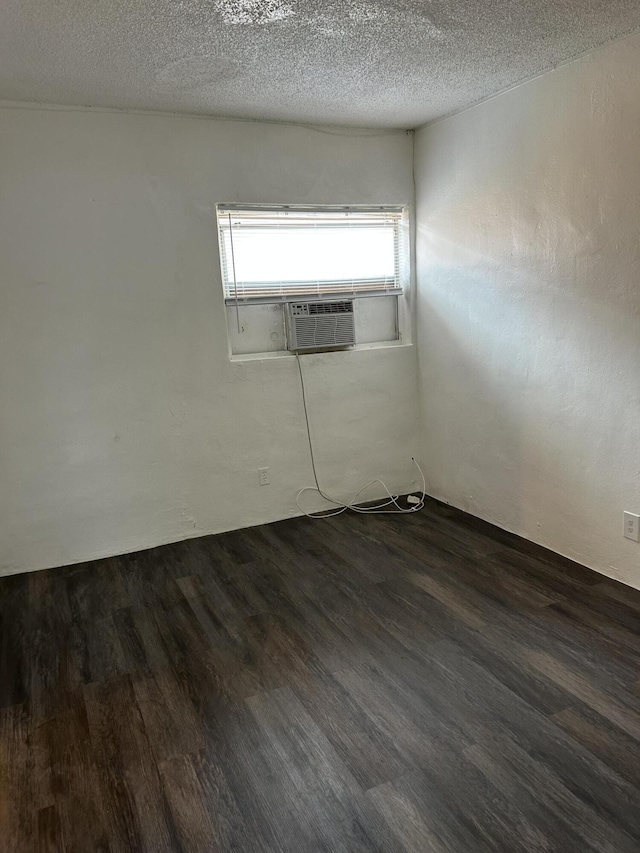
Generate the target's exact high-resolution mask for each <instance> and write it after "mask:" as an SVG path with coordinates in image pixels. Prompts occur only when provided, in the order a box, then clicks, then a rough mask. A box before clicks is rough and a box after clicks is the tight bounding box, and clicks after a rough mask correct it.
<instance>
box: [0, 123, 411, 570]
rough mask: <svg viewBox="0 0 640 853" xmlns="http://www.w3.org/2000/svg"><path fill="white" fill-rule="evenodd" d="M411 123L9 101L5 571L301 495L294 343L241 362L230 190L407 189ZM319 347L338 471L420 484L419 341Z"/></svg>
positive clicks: (318, 199) (221, 526)
mask: <svg viewBox="0 0 640 853" xmlns="http://www.w3.org/2000/svg"><path fill="white" fill-rule="evenodd" d="M411 144H412V143H411V139H410V138H409V137H407V136H406V135H404V134H395V135H380V134H378V135H375V136H366V135H362V134H356V135H347V136H344V135H339V133H337V132H335V131H329V132H319V131H315V130H310V129H304V128H296V127H286V126H278V125H268V124H257V123H244V122H229V121H214V120H200V119H190V118H185V117H180V118H178V117H175V118H174V117H170V116H161V115H133V114H124V113H109V112H93V111H73V110H68V111H65V110H60V111H58V110H39V109H13V108H11V109H2V110H0V164H1V167H0V169H1V171H0V401H1V408H0V484H1V487H0V574H3V573H10V572H16V571H25V570H32V569H38V568H43V567H47V566H54V565H61V564H66V563H70V562H76V561H83V560H87V559H91V558H94V557H98V556H102V555H108V554H114V553H119V552H127V551H133V550H136V549H142V548H145V547H149V546H153V545H157V544H160V543H163V542H168V541H174V540H179V539H182V538H185V537H189V536H197V535H202V534H204V533H209V532H218V531H223V530H227V529H230V528H236V527H243V526H247V525H252V524H257V523H262V522H268V521H272V520H275V519H280V518H283V517H287V516H291V515H294V514H297V510H296V506H295V494H296V492H297V490H298V489H299V488H301V487H302V486H305V485H309V484H311V483H312V479H311V468H310V464H309V456H308V449H307V443H306V434H305V430H304V421H303V410H302V404H301V397H300V387H299V381H298V374H297V369H296V363H295V359H293V358H292V357H291V356H284V357H278V358H273V359H267V360H254V361H245V362H230V360H229V357H228V343H227V332H226V326H225V311H224V307H223V302H222V292H221V283H220V272H219V263H218V250H217V236H216V230H215V228H216V226H215V204H216V203H217V202H274V203H286V202H290V203H305V202H306V203H318V204H322V203H353V204H367V203H372V204H378V203H392V204H407V203H411V202H412V200H413V199H412V195H413V183H412V169H411ZM305 369H306V373H307V382H308V388H309V397H310V409H311V415H312V422H313V431H314V437H315V442H316V445H317V454H318V462H319V468H320V472H321V478H322V481H323V484H324V486H325V488H326V489H329V490H334V491H335V492H338V493H339V494H341V495H343V496H346V495H348V494H349V493H350V491H352V490H355V488H356V487H358V486H360V485H361V484H362V483H363V482H366V481H368V480H369V479H372V478H373V477H377V476H381V477H383V478H385V479H387V480H388V482H389V485H390V486H391V487H392V488H395V489H399V490H402V489H408V488H410V487H411V484H412V480H413V478H414V472H413V470H412V465H411V461H410V457H411V455H412V454H414V453H415V452H416V435H417V432H416V424H417V406H416V402H415V388H416V371H415V350H414V348H412V347H407V346H404V347H401V346H396V347H391V348H386V349H370V350H363V351H354V352H349V353H336V354H328V355H315V356H310V357H306V358H305ZM261 466H269V467H270V468H271V479H272V485H271V486H268V487H258V485H257V482H258V474H257V469H258V468H259V467H261ZM318 505H319V504H316V507H317V506H318Z"/></svg>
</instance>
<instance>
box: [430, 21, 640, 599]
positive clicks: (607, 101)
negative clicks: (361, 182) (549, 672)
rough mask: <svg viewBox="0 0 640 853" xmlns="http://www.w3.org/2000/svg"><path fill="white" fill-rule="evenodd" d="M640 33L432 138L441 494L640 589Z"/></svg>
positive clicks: (434, 409)
mask: <svg viewBox="0 0 640 853" xmlns="http://www.w3.org/2000/svg"><path fill="white" fill-rule="evenodd" d="M639 92H640V36H634V37H631V38H628V39H626V40H624V41H620V42H617V43H614V44H611V45H609V46H607V47H606V48H604V49H602V50H599V51H597V52H594V53H593V54H591V55H589V56H587V57H584V58H582V59H580V60H579V61H577V62H574V63H572V64H571V65H568V66H565V67H563V68H560V69H559V70H557V71H555V72H553V73H551V74H547V75H545V76H544V77H541V78H539V79H536V80H534V81H532V82H530V83H527V84H526V85H524V86H521V87H520V88H518V89H516V90H514V91H511V92H509V93H507V94H504V95H502V96H500V97H498V98H495V99H494V100H491V101H489V102H486V103H484V104H482V105H480V106H479V107H477V108H474V109H471V110H469V111H467V112H465V113H462V114H460V115H458V116H455V117H452V118H450V119H447V120H444V121H441V122H439V123H437V124H434V125H431V126H428V127H426V128H424V129H423V130H421V131H420V132H419V134H418V135H417V140H416V167H417V182H418V242H417V251H418V290H419V293H418V303H419V304H418V342H419V349H420V390H421V399H422V403H421V409H422V426H423V437H422V452H421V456H422V458H423V459H424V460H425V462H426V464H427V467H428V479H429V487H430V491H431V493H432V494H434V495H435V496H437V497H439V498H442V499H444V500H446V501H449V502H450V503H452V504H455V505H456V506H458V507H461V508H462V509H465V510H467V511H469V512H471V513H473V514H474V515H477V516H480V517H482V518H485V519H488V520H489V521H492V522H494V523H495V524H498V525H500V526H501V527H503V528H506V529H508V530H511V531H515V532H516V533H519V534H520V535H522V536H525V537H527V538H529V539H532V540H534V541H535V542H539V543H541V544H543V545H546V546H547V547H549V548H551V549H553V550H555V551H557V552H559V553H562V554H565V555H567V556H569V557H572V558H574V559H575V560H577V561H579V562H581V563H584V564H586V565H588V566H590V567H592V568H594V569H597V570H599V571H601V572H603V573H604V574H606V575H609V576H611V577H615V578H618V579H620V580H622V581H625V582H627V583H629V584H632V585H634V586H637V587H640V544H637V543H633V542H630V541H628V540H626V539H624V538H623V537H622V512H623V510H625V509H626V510H630V511H632V512H636V513H640V97H639V94H638V93H639Z"/></svg>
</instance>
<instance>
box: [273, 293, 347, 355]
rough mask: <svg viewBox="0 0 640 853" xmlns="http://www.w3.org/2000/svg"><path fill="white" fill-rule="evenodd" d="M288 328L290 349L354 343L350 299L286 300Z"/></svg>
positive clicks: (341, 345) (296, 349)
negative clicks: (335, 300) (338, 300)
mask: <svg viewBox="0 0 640 853" xmlns="http://www.w3.org/2000/svg"><path fill="white" fill-rule="evenodd" d="M331 308H333V310H331ZM287 329H288V342H289V349H290V350H293V351H300V350H318V349H340V348H341V347H346V346H352V345H353V344H355V324H354V317H353V302H351V301H350V300H344V301H340V302H304V303H300V302H295V303H289V304H288V305H287Z"/></svg>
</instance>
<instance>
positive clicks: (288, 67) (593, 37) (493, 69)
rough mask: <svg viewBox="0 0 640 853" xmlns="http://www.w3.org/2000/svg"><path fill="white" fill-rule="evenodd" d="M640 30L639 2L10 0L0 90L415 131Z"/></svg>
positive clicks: (76, 101) (38, 98) (2, 13)
mask: <svg viewBox="0 0 640 853" xmlns="http://www.w3.org/2000/svg"><path fill="white" fill-rule="evenodd" d="M637 27H640V4H639V3H638V0H562V2H558V0H527V2H515V0H431V2H429V0H324V1H323V0H136V2H134V3H132V2H131V0H102V2H100V3H87V2H86V0H57V2H55V3H52V2H50V0H5V2H4V3H3V4H2V6H1V8H0V98H1V99H4V100H16V101H34V102H41V103H59V104H70V105H82V106H97V107H121V108H132V109H150V110H168V111H176V112H189V113H202V114H209V115H225V116H236V117H245V118H258V119H275V120H284V121H298V122H316V123H328V124H331V123H336V124H346V125H366V126H371V127H415V126H418V125H421V124H424V123H425V122H427V121H430V120H432V119H434V118H437V117H439V116H442V115H445V114H447V113H450V112H453V111H455V110H459V109H462V108H464V107H466V106H470V105H472V104H474V103H476V102H477V101H479V100H482V99H483V98H486V97H487V96H489V95H492V94H494V93H496V92H498V91H501V90H503V89H505V88H507V87H509V86H512V85H514V84H516V83H518V82H520V81H522V80H524V79H526V78H528V77H531V76H533V75H535V74H538V73H541V72H543V71H546V70H548V69H550V68H553V67H554V66H556V65H558V64H560V63H561V62H564V61H566V60H568V59H571V58H573V57H575V56H577V55H578V54H580V53H582V52H584V51H586V50H589V49H591V48H593V47H596V46H598V45H600V44H603V43H604V42H606V41H609V40H610V39H613V38H616V37H618V36H621V35H624V34H626V33H628V32H630V31H632V30H633V29H635V28H637Z"/></svg>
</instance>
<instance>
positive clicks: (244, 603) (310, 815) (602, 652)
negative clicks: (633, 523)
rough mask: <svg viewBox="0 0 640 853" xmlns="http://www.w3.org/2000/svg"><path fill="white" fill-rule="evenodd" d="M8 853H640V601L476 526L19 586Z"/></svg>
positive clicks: (197, 545) (381, 524) (443, 518)
mask: <svg viewBox="0 0 640 853" xmlns="http://www.w3.org/2000/svg"><path fill="white" fill-rule="evenodd" d="M0 617H1V620H2V621H1V629H0V638H1V643H2V645H1V647H0V850H2V851H3V853H5V851H12V853H30V851H55V853H70V851H78V853H90V851H94V850H100V851H110V853H115V851H152V853H160V852H161V851H184V853H192V851H207V853H209V851H240V853H253V851H291V853H306V851H313V852H314V853H315V851H343V853H364V851H384V853H395V851H415V853H431V851H434V853H441V851H448V853H450V852H451V851H455V853H483V851H504V853H522V851H558V853H573V851H577V852H578V853H589V851H598V853H600V851H607V853H638V850H640V793H639V784H640V743H639V740H638V739H639V738H640V713H639V700H640V682H639V678H640V671H639V667H638V662H639V659H640V648H639V643H638V626H639V622H640V593H639V592H636V591H634V590H632V589H629V588H627V587H624V586H622V585H620V584H617V583H615V582H613V581H609V580H607V579H606V578H604V577H602V576H601V575H598V574H595V573H593V572H591V571H589V570H587V569H585V568H582V567H580V566H577V565H576V564H574V563H572V562H571V561H569V560H566V559H563V558H561V557H557V556H554V555H553V554H551V553H549V552H547V551H544V550H543V549H541V548H538V547H536V546H533V545H531V544H530V543H527V542H525V541H524V540H521V539H518V538H516V537H514V536H511V535H509V534H506V533H504V532H501V531H499V530H497V529H496V528H493V527H491V526H490V525H487V524H484V523H482V522H479V521H477V520H474V519H472V518H470V517H469V516H465V515H464V514H463V513H460V512H458V511H456V510H452V509H450V508H448V507H445V506H443V505H440V504H438V503H436V502H434V501H431V502H429V504H428V506H427V508H426V509H425V511H424V512H422V513H420V514H418V515H414V516H405V517H397V516H396V517H390V516H375V517H374V516H367V517H364V516H354V515H342V516H340V517H339V518H336V519H332V520H330V521H310V520H307V519H296V520H292V521H286V522H280V523H277V524H272V525H267V526H264V527H258V528H254V529H251V530H243V531H237V532H233V533H227V534H224V535H221V536H209V537H205V538H202V539H195V540H191V541H189V542H183V543H180V544H176V545H169V546H164V547H161V548H155V549H153V550H150V551H145V552H142V553H138V554H132V555H128V556H124V557H117V558H113V559H108V560H100V561H97V562H93V563H87V564H82V565H77V566H71V567H68V568H64V569H55V570H51V571H44V572H37V573H33V574H29V575H21V576H14V577H7V578H2V579H0Z"/></svg>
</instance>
